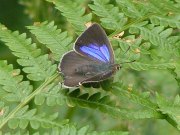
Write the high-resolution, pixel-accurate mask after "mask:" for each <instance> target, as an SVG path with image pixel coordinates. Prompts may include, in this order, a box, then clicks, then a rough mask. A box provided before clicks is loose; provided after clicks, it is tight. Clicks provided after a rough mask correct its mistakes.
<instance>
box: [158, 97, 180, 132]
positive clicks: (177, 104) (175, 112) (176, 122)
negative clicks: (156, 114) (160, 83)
mask: <svg viewBox="0 0 180 135" xmlns="http://www.w3.org/2000/svg"><path fill="white" fill-rule="evenodd" d="M156 98H157V104H158V107H159V111H161V112H162V113H163V114H166V115H167V116H166V117H167V118H166V120H167V121H168V122H169V123H171V124H172V125H173V126H174V127H176V128H178V130H180V97H179V95H177V96H176V97H175V100H174V101H173V102H172V101H168V100H166V99H165V98H164V97H162V96H160V95H159V94H156ZM172 120H173V121H172Z"/></svg>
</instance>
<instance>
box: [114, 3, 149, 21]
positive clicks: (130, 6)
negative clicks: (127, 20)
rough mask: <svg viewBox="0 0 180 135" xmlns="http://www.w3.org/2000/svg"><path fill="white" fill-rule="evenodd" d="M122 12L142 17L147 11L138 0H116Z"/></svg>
mask: <svg viewBox="0 0 180 135" xmlns="http://www.w3.org/2000/svg"><path fill="white" fill-rule="evenodd" d="M116 2H117V4H118V5H119V6H120V8H121V9H122V11H123V13H124V14H125V15H126V16H128V17H131V18H142V17H143V16H144V15H146V14H147V13H148V11H149V10H148V8H146V7H145V6H143V5H142V4H140V2H138V1H131V0H116Z"/></svg>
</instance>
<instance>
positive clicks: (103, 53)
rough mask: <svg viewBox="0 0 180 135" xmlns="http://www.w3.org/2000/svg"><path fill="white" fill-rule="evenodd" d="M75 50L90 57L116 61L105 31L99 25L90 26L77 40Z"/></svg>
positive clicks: (103, 60)
mask: <svg viewBox="0 0 180 135" xmlns="http://www.w3.org/2000/svg"><path fill="white" fill-rule="evenodd" d="M74 48H75V51H76V52H78V53H80V54H81V55H83V56H84V57H88V58H90V59H93V60H96V61H99V62H104V63H111V64H113V63H114V53H113V50H112V47H111V44H110V42H109V40H108V38H107V35H106V33H105V31H104V30H103V29H102V28H101V27H100V26H99V25H98V24H93V25H92V26H90V27H89V28H88V29H87V30H86V31H85V32H84V33H82V35H81V36H80V37H79V38H78V39H77V40H76V42H75V46H74Z"/></svg>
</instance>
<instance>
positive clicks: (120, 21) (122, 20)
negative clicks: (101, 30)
mask: <svg viewBox="0 0 180 135" xmlns="http://www.w3.org/2000/svg"><path fill="white" fill-rule="evenodd" d="M93 1H94V4H89V7H90V8H91V9H92V10H93V13H95V14H96V15H97V16H100V17H101V19H100V21H101V24H102V26H104V27H105V28H107V29H112V30H116V29H120V28H122V26H124V25H125V24H126V22H127V18H126V17H125V16H124V14H123V13H120V11H119V9H118V7H115V6H114V5H112V4H109V0H93Z"/></svg>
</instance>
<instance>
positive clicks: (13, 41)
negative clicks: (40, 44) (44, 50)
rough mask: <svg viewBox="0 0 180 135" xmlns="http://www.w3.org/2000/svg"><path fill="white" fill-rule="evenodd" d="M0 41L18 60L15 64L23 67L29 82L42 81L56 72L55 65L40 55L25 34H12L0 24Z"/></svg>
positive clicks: (46, 57)
mask: <svg viewBox="0 0 180 135" xmlns="http://www.w3.org/2000/svg"><path fill="white" fill-rule="evenodd" d="M0 40H1V41H3V42H5V45H7V46H8V47H9V49H10V50H12V53H13V54H14V55H15V56H17V57H18V58H19V59H18V60H17V62H18V63H19V64H20V65H22V66H24V68H23V71H24V72H26V73H28V75H27V77H28V78H29V79H30V80H33V81H40V80H44V79H46V78H47V77H50V76H51V75H52V74H53V73H54V72H55V71H56V65H52V63H51V62H50V61H49V60H48V55H41V50H40V49H38V48H37V46H36V44H32V43H31V39H26V34H19V32H13V33H12V32H11V31H9V30H7V28H6V27H5V26H3V25H1V24H0Z"/></svg>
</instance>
